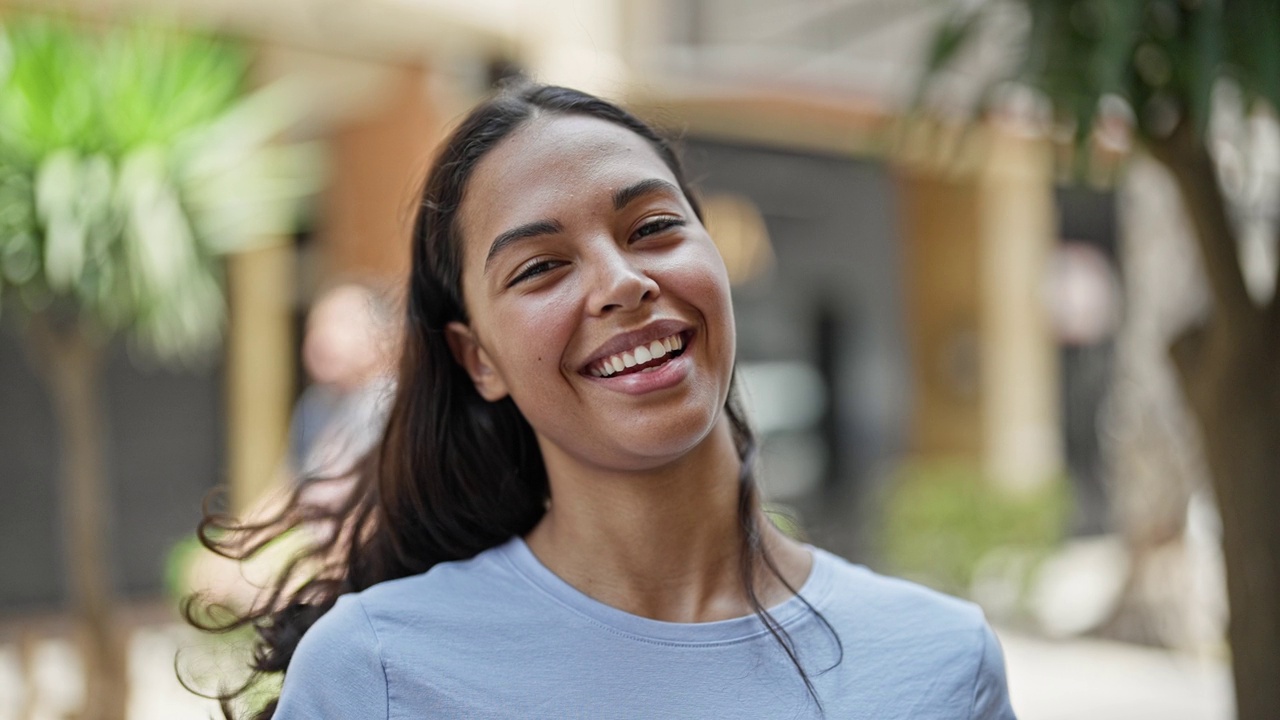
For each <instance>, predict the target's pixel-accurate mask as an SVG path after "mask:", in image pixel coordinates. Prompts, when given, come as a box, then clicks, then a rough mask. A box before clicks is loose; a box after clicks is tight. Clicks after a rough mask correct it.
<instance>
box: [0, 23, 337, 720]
mask: <svg viewBox="0 0 1280 720" xmlns="http://www.w3.org/2000/svg"><path fill="white" fill-rule="evenodd" d="M245 72H246V57H245V54H244V53H243V52H242V51H241V50H240V49H238V48H237V47H236V46H234V45H232V44H229V43H227V42H224V41H220V40H216V39H212V38H207V37H200V36H195V35H190V34H182V33H178V32H174V31H170V30H165V29H163V28H160V27H158V26H151V25H131V26H119V27H108V28H86V27H78V26H75V25H72V24H68V23H66V22H65V21H56V20H50V19H42V18H18V19H16V20H13V21H11V22H9V23H8V24H7V26H6V27H4V28H3V32H0V313H3V315H4V316H5V317H6V319H8V320H11V321H14V324H16V325H17V326H18V327H19V328H20V329H21V331H22V338H23V340H24V344H25V346H26V348H27V349H28V351H29V356H30V357H31V359H32V361H33V367H34V368H35V369H36V370H37V372H38V373H39V375H40V376H41V377H42V378H43V379H44V380H45V382H46V384H47V386H48V388H49V390H50V393H51V397H52V399H53V406H54V415H55V418H56V419H57V422H58V427H59V430H60V433H61V453H60V459H61V463H62V469H61V473H60V475H61V482H60V491H61V492H60V496H61V502H62V515H63V523H64V528H65V532H66V533H67V534H68V537H67V542H66V544H65V546H66V548H67V569H68V572H69V581H70V582H69V587H70V592H71V600H72V606H73V611H74V613H75V616H76V618H77V619H78V621H79V622H80V624H81V626H82V627H81V630H82V632H81V637H82V638H84V643H83V649H84V657H85V661H86V662H85V665H86V668H87V670H88V672H87V676H88V687H87V697H88V698H89V699H90V703H89V706H88V707H87V708H86V714H87V715H92V716H96V717H102V718H111V719H113V720H114V719H117V718H123V717H124V713H125V708H126V703H127V689H126V679H127V675H126V668H125V648H124V639H123V636H122V634H121V632H120V629H119V623H118V622H117V621H116V618H115V617H114V612H115V611H114V602H113V599H112V597H113V593H112V588H111V584H110V579H109V574H108V573H107V572H106V570H105V568H106V567H107V564H108V557H107V554H106V552H105V549H106V548H105V544H104V537H103V528H102V520H103V516H104V515H105V514H106V513H105V511H104V508H108V507H109V506H110V504H109V503H108V502H106V497H105V492H104V483H103V479H104V478H103V473H104V467H103V442H104V441H103V426H102V415H103V412H102V406H101V402H102V401H101V398H100V392H99V391H100V387H99V385H100V379H99V378H100V375H99V368H100V365H101V359H102V355H103V351H104V348H105V347H106V346H107V344H108V343H109V342H110V341H111V340H112V338H114V337H116V336H117V335H121V334H123V335H125V336H126V337H127V338H128V341H129V343H130V345H131V349H132V350H133V351H134V352H135V354H139V355H148V356H150V357H152V358H154V359H156V360H159V361H162V362H169V363H186V362H190V361H193V360H198V359H199V358H200V357H202V356H204V355H207V354H208V353H209V352H210V351H212V350H213V349H215V348H216V346H217V342H218V339H219V336H220V331H221V329H222V325H223V322H224V318H225V300H224V297H223V292H222V266H221V262H220V256H222V255H224V254H226V253H228V252H234V251H238V250H244V249H248V248H250V247H251V246H253V245H254V244H255V243H262V242H264V241H270V240H269V239H270V238H273V237H279V236H280V235H281V234H282V233H285V232H287V231H288V230H289V229H290V228H291V226H292V224H293V222H294V220H295V213H296V210H297V207H298V203H297V200H299V199H300V198H301V197H302V196H303V195H305V194H306V193H307V192H309V191H310V189H311V188H312V187H313V186H314V183H315V178H316V175H317V173H316V172H315V171H316V167H315V165H314V163H313V162H312V160H313V157H314V155H313V153H312V152H311V151H310V149H309V148H306V147H304V146H299V145H294V146H283V145H278V144H273V143H272V140H273V139H274V137H275V136H277V135H278V134H279V132H280V131H281V130H282V128H283V127H284V124H285V122H286V118H288V117H289V115H290V108H289V97H288V96H287V92H286V91H284V90H282V89H280V88H272V89H267V90H261V91H258V92H257V93H256V94H253V95H249V96H245V95H244V84H245Z"/></svg>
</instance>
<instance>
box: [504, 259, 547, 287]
mask: <svg viewBox="0 0 1280 720" xmlns="http://www.w3.org/2000/svg"><path fill="white" fill-rule="evenodd" d="M557 267H559V263H558V262H557V261H555V260H535V261H533V262H531V263H529V264H528V265H525V266H524V267H523V268H522V269H521V270H520V272H518V273H516V276H515V277H514V278H512V279H511V282H510V283H508V284H507V287H511V286H513V285H515V284H517V283H521V282H524V281H525V280H531V279H533V278H535V277H537V276H539V275H541V274H543V273H545V272H549V271H551V270H554V269H555V268H557Z"/></svg>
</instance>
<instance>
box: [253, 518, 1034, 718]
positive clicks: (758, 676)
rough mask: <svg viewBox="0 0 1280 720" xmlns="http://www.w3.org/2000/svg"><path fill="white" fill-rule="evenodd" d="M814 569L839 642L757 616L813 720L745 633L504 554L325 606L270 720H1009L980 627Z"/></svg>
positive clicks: (812, 619)
mask: <svg viewBox="0 0 1280 720" xmlns="http://www.w3.org/2000/svg"><path fill="white" fill-rule="evenodd" d="M813 554H814V563H813V570H812V571H811V572H810V575H809V578H808V580H807V581H806V582H805V583H804V585H803V587H801V589H800V595H801V596H803V597H804V598H805V599H807V600H808V601H809V603H811V604H812V605H813V607H814V608H816V609H817V610H818V611H819V612H821V613H822V615H823V617H825V618H826V620H827V622H828V623H830V626H831V629H833V630H834V631H835V636H838V638H839V642H838V643H837V641H836V639H835V637H833V635H832V633H831V630H829V629H828V628H827V627H826V626H825V625H824V624H823V623H822V622H821V621H820V620H819V619H818V618H817V617H816V616H815V615H814V614H813V613H812V612H811V611H810V610H809V609H808V608H806V607H805V605H804V603H803V602H801V600H800V599H799V598H794V597H793V598H791V599H790V600H788V601H786V602H785V603H783V604H781V605H779V606H777V607H775V608H773V609H772V612H773V616H774V617H775V618H776V619H777V620H778V622H779V623H781V624H782V626H783V627H785V628H786V630H787V632H788V633H789V634H790V635H791V638H792V640H793V642H794V647H795V648H796V654H797V656H798V657H799V659H800V662H801V663H802V664H803V665H804V667H805V669H806V670H807V671H808V673H809V677H810V678H811V680H812V683H813V686H814V689H815V690H816V691H817V695H818V697H819V699H820V700H821V702H822V711H820V710H819V708H818V705H817V704H816V703H815V702H814V701H813V699H812V698H811V696H810V695H809V693H808V691H807V690H806V688H805V686H804V682H803V681H802V680H801V678H800V675H799V673H798V672H797V671H796V669H795V666H794V665H792V663H791V661H790V660H789V659H788V658H787V656H786V653H785V652H784V651H783V650H782V648H781V647H780V646H779V645H778V643H777V641H776V640H774V638H773V637H772V636H771V635H770V633H769V631H768V630H767V629H766V628H765V627H764V625H763V624H762V623H761V622H760V621H759V620H758V619H757V618H756V617H755V616H748V617H743V618H736V619H732V620H724V621H720V622H710V623H669V622H661V621H657V620H650V619H647V618H642V617H639V616H636V615H631V614H629V613H626V612H624V611H622V610H618V609H616V608H613V607H610V606H608V605H605V604H603V603H601V602H599V601H596V600H594V599H592V598H590V597H588V596H587V595H585V594H583V593H581V592H579V591H578V590H577V589H575V588H574V587H573V586H571V585H569V584H568V583H566V582H565V581H563V580H561V579H560V578H559V577H558V576H556V575H555V574H554V573H552V572H551V571H550V570H548V569H547V568H546V567H545V566H544V565H542V563H541V562H539V561H538V559H537V558H536V557H535V556H534V555H533V553H532V552H530V550H529V547H528V546H527V545H526V544H525V543H524V541H523V540H522V539H520V538H514V539H512V540H511V541H509V542H507V543H505V544H504V545H501V546H499V547H496V548H493V549H492V550H488V551H486V552H483V553H481V554H480V555H477V556H476V557H475V558H472V559H470V560H465V561H459V562H450V563H444V564H441V565H437V566H435V567H433V568H432V569H431V570H430V571H428V572H426V573H424V574H422V575H416V576H413V577H407V578H402V579H399V580H392V581H389V582H384V583H380V584H378V585H375V586H373V587H371V588H369V589H367V590H365V591H363V592H360V593H355V594H351V595H346V596H343V597H342V598H340V599H339V600H338V602H337V604H336V605H334V607H333V609H332V610H330V611H329V612H328V613H327V614H325V615H324V616H323V617H322V618H321V619H320V620H319V621H318V622H316V624H315V625H314V626H312V628H311V629H310V630H308V631H307V633H306V635H305V636H303V638H302V641H301V643H300V644H299V645H298V649H297V652H296V653H295V655H294V657H293V660H292V661H291V662H290V664H289V669H288V672H287V673H286V675H285V682H284V691H283V693H282V695H281V698H280V704H279V706H278V708H277V710H276V714H275V717H276V718H277V720H318V719H320V718H341V719H343V720H366V719H372V718H378V719H379V720H383V719H390V718H397V719H409V718H413V719H415V720H416V719H418V718H450V719H451V720H452V719H454V718H457V719H462V720H470V719H472V718H475V719H482V718H483V719H488V718H521V719H526V718H528V719H541V718H548V719H550V718H555V719H556V720H561V719H567V718H591V719H592V720H595V719H597V718H600V719H613V718H618V719H623V718H625V719H627V720H631V719H634V718H697V719H699V720H706V719H708V718H770V719H774V718H822V717H825V718H829V719H833V720H834V719H836V718H866V719H867V720H892V719H894V718H903V719H905V718H911V720H943V719H944V718H945V719H947V720H961V719H965V720H967V719H969V718H981V719H982V720H1012V718H1013V711H1012V710H1011V709H1010V707H1009V697H1008V690H1007V687H1006V684H1005V674H1004V661H1003V658H1002V656H1001V652H1000V647H999V644H998V643H997V641H996V638H995V636H994V635H993V634H992V632H991V630H990V628H989V627H988V626H987V623H986V621H985V620H984V619H983V616H982V612H981V610H979V609H978V608H977V607H976V606H975V605H972V604H970V603H966V602H963V601H960V600H956V599H953V598H950V597H947V596H945V595H941V594H938V593H935V592H933V591H931V590H926V589H924V588H922V587H920V586H918V585H914V584H912V583H908V582H905V581H902V580H895V579H892V578H887V577H883V576H880V575H876V574H875V573H872V572H871V571H870V570H868V569H866V568H864V567H861V566H858V565H853V564H850V563H848V562H846V561H845V560H842V559H840V558H838V557H836V556H834V555H832V554H830V553H827V552H825V551H822V550H818V549H814V550H813ZM841 648H843V654H842V653H841ZM823 711H825V714H824V712H823Z"/></svg>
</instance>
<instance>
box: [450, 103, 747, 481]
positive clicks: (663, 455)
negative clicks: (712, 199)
mask: <svg viewBox="0 0 1280 720" xmlns="http://www.w3.org/2000/svg"><path fill="white" fill-rule="evenodd" d="M459 219H460V223H459V226H460V231H461V236H462V238H461V239H462V243H463V252H462V255H463V263H462V289H463V296H464V298H465V299H466V306H467V313H468V315H469V317H470V325H469V326H464V325H462V324H460V323H453V324H451V325H450V328H449V342H450V346H451V348H452V349H453V351H454V354H455V357H457V358H458V359H459V360H460V362H462V363H463V365H464V367H466V368H467V370H468V372H469V373H470V375H471V377H472V379H473V380H474V381H475V384H476V388H477V390H479V392H480V394H481V395H482V396H483V397H485V398H486V399H488V400H491V401H493V400H498V399H500V398H502V397H505V396H508V395H509V396H510V397H511V398H512V400H513V401H514V402H515V404H516V406H517V407H519V409H520V411H521V412H522V413H523V414H524V416H525V418H526V419H528V421H529V424H530V425H531V426H532V427H533V429H534V431H535V433H536V434H537V435H538V438H539V442H540V444H541V445H542V449H543V453H544V456H548V460H550V459H551V458H550V457H549V455H550V454H555V453H561V454H563V455H565V456H567V457H569V458H572V459H574V460H576V461H578V462H580V463H585V464H588V465H594V466H598V467H602V468H616V469H632V470H638V469H647V468H654V467H657V466H660V465H661V464H664V463H666V462H670V461H672V460H674V459H676V458H678V457H680V456H682V455H683V454H685V453H687V452H689V451H690V450H691V449H693V448H694V447H695V446H697V444H698V443H699V442H700V441H702V440H703V439H704V438H706V437H707V435H708V433H709V432H710V431H711V429H712V428H713V427H714V426H715V424H716V423H717V422H718V421H720V419H721V415H722V409H723V407H724V403H725V398H726V396H727V394H728V391H729V382H730V378H731V375H732V371H733V359H734V325H733V313H732V309H731V306H730V300H729V281H728V276H727V275H726V273H725V267H724V263H723V262H722V260H721V259H720V255H719V253H718V252H717V251H716V248H715V246H714V245H713V244H712V241H711V238H710V237H709V236H708V235H707V232H706V230H705V229H704V228H703V227H702V224H701V223H700V222H699V221H698V219H697V217H695V216H694V213H693V209H692V208H691V207H690V205H689V203H688V200H687V199H686V198H685V197H684V195H683V193H682V192H681V191H680V189H679V187H678V185H677V183H676V178H675V176H674V175H673V174H672V172H671V170H670V169H669V168H668V167H667V166H666V165H665V164H664V163H663V162H662V160H661V159H660V158H659V157H658V155H657V153H656V152H654V150H653V149H652V148H651V147H650V146H649V144H648V143H647V142H646V141H645V140H644V139H643V138H641V137H640V136H638V135H636V134H635V133H632V132H631V131H629V130H627V129H625V128H623V127H620V126H618V125H614V124H613V123H609V122H606V121H603V120H598V119H595V118H590V117H583V116H555V115H552V116H543V117H540V118H537V119H535V120H533V121H531V122H530V123H529V124H527V125H525V126H524V127H522V128H520V129H519V130H517V131H516V132H515V133H514V134H513V135H512V136H511V137H509V138H507V139H505V140H503V141H502V142H501V143H500V144H499V145H498V146H497V147H495V148H494V149H493V150H492V151H490V152H489V153H488V154H487V155H486V156H485V157H484V158H483V159H482V160H481V161H480V163H479V164H478V165H477V166H476V168H475V170H474V171H473V174H472V176H471V178H470V180H469V183H468V186H467V190H466V194H465V197H464V199H463V202H462V207H461V210H460V216H459ZM642 348H643V349H642Z"/></svg>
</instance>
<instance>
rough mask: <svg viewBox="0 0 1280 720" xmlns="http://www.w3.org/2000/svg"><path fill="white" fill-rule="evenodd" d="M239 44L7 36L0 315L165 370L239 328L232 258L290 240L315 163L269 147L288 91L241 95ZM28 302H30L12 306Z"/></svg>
mask: <svg viewBox="0 0 1280 720" xmlns="http://www.w3.org/2000/svg"><path fill="white" fill-rule="evenodd" d="M246 67H247V58H246V55H245V53H244V52H243V51H242V50H241V49H240V48H239V47H237V46H236V45H234V44H232V43H229V42H227V41H223V40H218V39H213V38H208V37H200V36H195V35H190V34H182V33H179V32H176V31H172V30H166V29H164V28H161V27H159V26H155V25H147V24H137V25H129V26H118V27H111V28H108V29H105V30H101V29H97V30H94V29H88V28H80V27H77V26H74V25H68V24H66V23H64V22H60V21H55V20H51V19H46V18H38V17H25V18H18V19H15V20H13V21H11V22H10V23H9V24H8V25H7V26H6V27H4V28H2V29H0V301H2V302H4V306H3V307H4V310H5V312H11V311H12V310H13V309H16V310H18V311H20V312H42V311H48V312H54V313H58V314H60V315H62V316H65V317H72V318H74V319H75V320H76V321H77V322H79V323H81V324H82V325H84V326H85V327H86V329H89V330H91V331H93V332H95V333H96V334H98V335H102V336H105V335H110V334H112V333H115V332H120V331H129V332H130V333H131V334H132V336H133V338H134V340H135V341H137V343H138V345H140V346H141V347H142V348H143V349H144V350H146V351H149V353H150V354H152V355H154V356H156V357H158V358H160V359H162V360H182V359H187V358H194V357H198V356H199V355H200V354H202V353H203V352H205V351H207V350H208V349H210V348H211V347H212V345H213V344H214V343H215V342H216V341H217V339H218V336H219V333H220V330H221V326H222V322H223V319H224V315H225V308H224V305H225V301H224V299H223V295H222V290H221V285H222V278H221V265H220V259H219V256H220V255H222V254H224V253H227V252H232V251H236V250H242V249H248V248H250V247H251V246H252V245H253V244H254V243H260V242H263V241H265V240H267V239H269V238H271V237H272V236H275V235H278V234H280V233H284V232H287V231H288V230H289V229H290V228H291V227H292V226H293V225H294V223H295V221H296V217H295V216H296V212H297V209H298V200H299V199H300V198H301V197H303V196H304V195H306V194H308V193H309V192H310V191H311V190H312V189H313V188H314V186H315V183H316V179H317V177H318V174H319V173H318V170H319V168H318V167H317V164H316V162H315V158H316V155H315V154H314V152H313V151H312V150H311V149H310V148H306V147H297V146H295V147H280V146H272V145H271V144H270V141H271V140H272V138H273V137H274V136H276V135H278V134H279V133H280V131H281V130H282V129H283V128H284V127H285V126H286V125H287V124H288V121H289V117H290V116H291V115H292V114H293V112H291V110H290V98H289V96H288V93H287V91H285V90H283V89H281V88H271V89H268V90H265V91H259V92H258V93H256V94H254V95H250V96H248V97H244V96H243V87H244V81H245V71H246ZM14 298H16V299H17V300H18V302H17V303H14V302H13V300H14Z"/></svg>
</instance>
